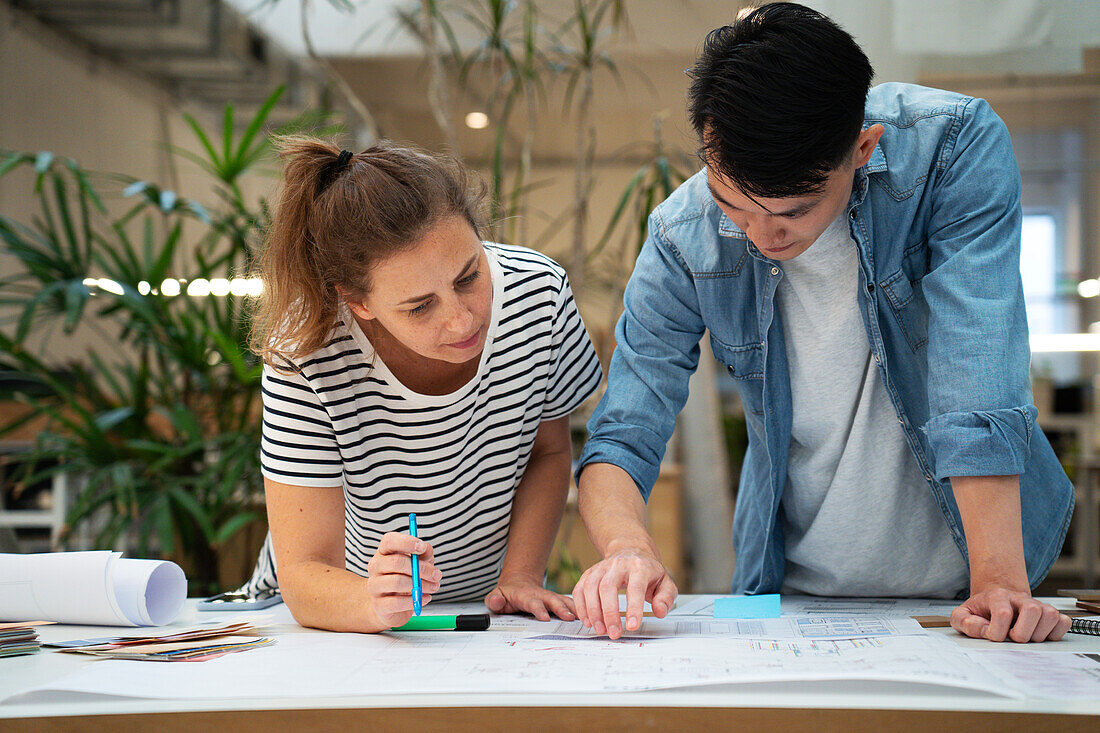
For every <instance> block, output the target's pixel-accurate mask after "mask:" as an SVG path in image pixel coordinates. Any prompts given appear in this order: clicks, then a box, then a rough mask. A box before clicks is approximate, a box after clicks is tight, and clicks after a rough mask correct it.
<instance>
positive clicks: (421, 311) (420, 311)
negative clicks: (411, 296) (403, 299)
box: [408, 300, 432, 316]
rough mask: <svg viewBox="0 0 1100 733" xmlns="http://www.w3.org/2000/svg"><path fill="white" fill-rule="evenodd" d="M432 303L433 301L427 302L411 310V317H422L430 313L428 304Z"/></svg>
mask: <svg viewBox="0 0 1100 733" xmlns="http://www.w3.org/2000/svg"><path fill="white" fill-rule="evenodd" d="M431 302H432V301H430V300H425V301H424V302H423V303H421V304H420V305H418V306H416V307H415V308H410V309H409V311H408V314H409V315H410V316H419V315H422V314H424V313H426V312H427V311H428V304H429V303H431Z"/></svg>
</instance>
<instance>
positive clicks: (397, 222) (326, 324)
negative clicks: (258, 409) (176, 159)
mask: <svg viewBox="0 0 1100 733" xmlns="http://www.w3.org/2000/svg"><path fill="white" fill-rule="evenodd" d="M275 147H276V149H277V150H278V151H279V156H280V157H281V158H282V159H283V160H284V161H285V162H286V167H285V170H284V183H283V187H282V190H281V192H280V194H279V197H278V203H277V205H276V209H275V213H274V218H273V220H272V224H271V228H270V230H269V232H268V235H267V240H266V243H265V246H264V250H263V252H262V253H261V255H260V258H259V261H258V269H259V273H258V274H259V277H260V278H261V279H262V280H263V285H264V290H263V294H262V295H261V296H260V300H259V302H258V303H257V305H256V309H255V311H254V314H253V327H252V349H253V351H255V352H256V354H257V355H259V356H260V357H261V358H262V359H263V360H264V361H265V362H266V363H268V364H271V365H273V366H275V365H279V366H285V365H286V362H287V360H290V359H296V358H300V357H303V356H306V355H307V354H310V353H313V352H314V351H316V350H317V349H319V348H321V347H322V346H324V345H325V342H326V340H327V339H328V337H329V334H330V333H331V331H332V328H333V326H334V325H335V323H336V320H337V311H338V308H339V303H340V295H339V293H338V291H337V288H339V289H340V290H342V291H344V292H345V293H347V294H348V295H350V296H353V297H355V298H360V297H363V296H365V295H366V294H367V293H369V292H370V288H371V283H370V272H371V270H372V269H373V268H374V266H375V265H377V264H378V263H380V262H382V261H383V260H385V259H386V258H388V257H390V256H391V255H393V254H395V253H397V252H400V251H402V250H403V249H405V248H407V247H409V246H411V245H413V244H415V243H416V242H417V241H418V240H419V239H420V238H421V237H422V236H423V235H424V233H425V232H426V231H427V230H428V229H430V228H431V227H432V226H434V225H435V224H437V223H438V222H439V221H440V220H441V219H444V218H446V217H448V216H462V217H464V218H465V219H466V220H467V221H468V222H469V223H470V225H471V226H472V227H473V228H474V231H475V232H477V233H478V235H479V236H480V235H481V232H482V230H483V224H482V215H481V208H482V206H481V204H482V201H483V199H484V195H485V187H484V184H482V183H481V182H480V181H479V180H476V179H475V178H474V177H473V176H471V175H470V174H469V173H468V172H467V171H466V170H465V169H464V168H463V167H462V166H461V165H460V164H459V163H458V162H457V161H455V160H453V159H451V158H446V157H443V156H436V155H433V154H430V153H427V152H425V151H423V150H420V149H418V148H414V147H407V146H401V145H396V144H394V143H392V142H389V141H385V140H383V141H379V142H378V143H376V144H375V145H372V146H371V147H369V148H367V149H366V150H364V151H363V152H361V153H356V154H354V155H352V154H349V153H346V152H345V153H343V154H341V151H340V148H338V147H337V146H336V145H334V144H332V143H329V142H326V141H323V140H319V139H317V138H312V137H306V136H301V135H288V136H284V137H280V138H276V140H275Z"/></svg>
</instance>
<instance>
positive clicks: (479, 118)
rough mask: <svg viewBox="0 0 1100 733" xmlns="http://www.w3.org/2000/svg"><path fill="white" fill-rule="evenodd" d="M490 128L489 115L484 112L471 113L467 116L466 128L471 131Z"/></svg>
mask: <svg viewBox="0 0 1100 733" xmlns="http://www.w3.org/2000/svg"><path fill="white" fill-rule="evenodd" d="M488 126H489V115H487V114H485V113H484V112H470V113H469V114H467V115H466V127H468V128H470V129H471V130H484V129H485V128H486V127H488Z"/></svg>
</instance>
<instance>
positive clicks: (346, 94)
mask: <svg viewBox="0 0 1100 733" xmlns="http://www.w3.org/2000/svg"><path fill="white" fill-rule="evenodd" d="M309 8H310V0H302V4H301V18H302V41H303V42H304V43H305V46H306V53H307V54H308V55H309V57H310V58H311V59H313V61H314V62H315V63H316V64H317V65H318V66H319V67H321V69H322V70H324V72H325V73H326V74H327V75H328V77H329V79H331V80H332V83H333V84H335V85H336V89H337V90H338V91H339V92H340V95H341V96H343V98H344V101H346V102H347V103H348V106H349V107H351V109H352V111H353V112H355V114H356V116H357V117H359V119H360V121H362V123H363V127H364V130H365V133H366V137H367V138H368V139H369V140H370V141H374V140H377V139H378V137H379V135H380V132H379V129H378V123H377V122H376V121H375V119H374V115H372V114H371V113H370V110H369V109H367V106H366V105H365V104H363V102H362V101H361V100H360V99H359V97H357V96H356V95H355V92H354V91H353V90H352V88H351V85H350V84H348V83H347V82H346V81H345V80H344V77H342V76H340V74H339V72H337V71H336V69H335V68H334V67H333V66H332V64H330V63H329V62H328V60H327V59H325V58H323V57H322V56H321V55H320V54H318V53H317V49H316V48H315V47H314V45H313V39H312V38H310V35H309Z"/></svg>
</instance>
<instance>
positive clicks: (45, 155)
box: [34, 150, 53, 174]
mask: <svg viewBox="0 0 1100 733" xmlns="http://www.w3.org/2000/svg"><path fill="white" fill-rule="evenodd" d="M51 163H53V153H51V152H50V151H48V150H43V151H42V152H40V153H39V154H38V155H37V156H35V158H34V169H35V171H37V172H38V173H39V174H43V173H45V172H46V171H48V170H49V169H50V164H51Z"/></svg>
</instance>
